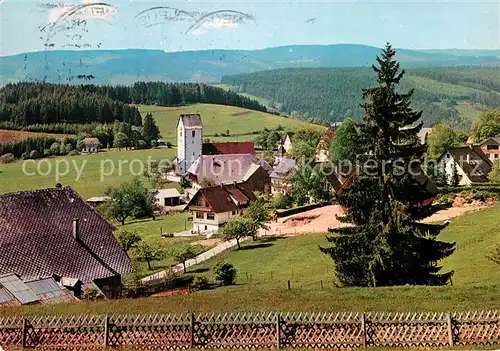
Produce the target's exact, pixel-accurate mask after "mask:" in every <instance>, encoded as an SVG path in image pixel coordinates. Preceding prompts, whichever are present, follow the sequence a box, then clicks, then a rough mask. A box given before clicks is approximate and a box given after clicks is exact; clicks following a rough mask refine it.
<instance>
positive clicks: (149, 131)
mask: <svg viewBox="0 0 500 351" xmlns="http://www.w3.org/2000/svg"><path fill="white" fill-rule="evenodd" d="M142 135H143V137H144V139H145V140H146V141H147V142H148V143H149V144H151V141H152V140H158V139H160V138H161V136H160V128H158V126H157V125H156V123H155V120H154V118H153V115H152V114H151V113H149V112H148V113H147V114H146V116H145V117H144V122H143V125H142Z"/></svg>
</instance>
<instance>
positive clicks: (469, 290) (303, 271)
mask: <svg viewBox="0 0 500 351" xmlns="http://www.w3.org/2000/svg"><path fill="white" fill-rule="evenodd" d="M440 239H442V240H454V241H456V242H457V244H458V250H457V251H456V253H454V254H453V256H452V257H450V258H448V259H447V260H445V262H444V267H445V269H453V270H455V276H454V279H453V282H454V284H453V286H451V285H449V286H443V287H424V286H403V287H387V288H343V287H336V286H335V285H334V283H333V281H334V279H333V277H334V274H333V263H332V262H331V261H330V259H329V258H328V256H325V255H323V254H321V253H320V252H319V250H318V246H319V245H324V244H326V241H325V235H324V234H318V235H311V236H297V237H291V238H283V239H276V240H267V241H266V240H262V241H257V242H252V241H249V242H246V243H245V244H244V245H243V247H244V249H243V250H232V251H230V252H226V253H224V254H223V255H221V256H218V257H216V258H214V259H211V260H209V261H207V262H205V263H203V264H201V265H199V266H197V267H194V268H193V270H194V269H196V271H197V272H198V273H197V274H204V275H207V276H209V277H212V274H213V273H212V269H213V267H214V265H215V264H216V263H217V262H219V261H221V260H226V261H229V262H231V263H233V264H234V265H235V266H236V268H237V269H238V272H239V273H238V281H237V283H238V284H237V285H235V286H231V287H226V288H218V289H214V290H208V291H199V292H196V293H192V294H191V295H188V296H169V297H162V298H141V299H135V300H113V301H99V302H93V303H79V304H71V305H70V306H65V305H58V306H25V307H22V308H17V309H0V315H2V314H5V315H7V314H14V313H26V314H54V313H56V314H72V313H110V311H112V312H116V313H159V312H164V313H169V312H175V313H180V312H188V311H196V312H207V311H257V310H259V311H269V310H282V311H451V310H474V309H498V308H500V294H498V291H499V289H500V284H499V283H498V282H499V278H500V275H499V273H498V271H499V269H498V267H497V266H496V265H495V264H494V263H492V262H490V261H488V260H487V259H486V255H487V254H488V253H489V252H490V250H491V248H492V247H493V245H494V243H496V242H500V205H495V206H494V207H491V208H488V209H486V210H482V211H478V212H474V213H470V214H467V215H464V216H463V217H459V218H456V219H453V220H452V223H451V224H450V226H449V227H447V228H446V229H445V230H444V231H443V232H442V233H441V235H440ZM247 273H248V275H247ZM288 280H290V282H291V290H288V286H287V282H288ZM322 283H323V284H322Z"/></svg>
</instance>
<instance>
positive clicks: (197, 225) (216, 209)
mask: <svg viewBox="0 0 500 351" xmlns="http://www.w3.org/2000/svg"><path fill="white" fill-rule="evenodd" d="M252 200H255V194H254V192H253V189H252V186H251V185H250V184H231V185H219V186H213V187H207V188H202V189H199V190H198V192H197V193H196V194H195V195H194V196H193V197H192V199H191V200H190V201H189V203H188V205H187V208H188V209H189V210H190V211H192V213H193V232H197V233H203V234H207V235H208V236H211V235H212V234H214V233H217V231H218V230H219V229H220V227H222V226H223V225H224V224H225V223H226V222H228V221H229V220H230V219H231V218H233V217H234V216H236V215H238V214H239V213H240V212H241V211H242V210H243V209H244V208H245V207H247V206H248V204H249V203H250V201H252Z"/></svg>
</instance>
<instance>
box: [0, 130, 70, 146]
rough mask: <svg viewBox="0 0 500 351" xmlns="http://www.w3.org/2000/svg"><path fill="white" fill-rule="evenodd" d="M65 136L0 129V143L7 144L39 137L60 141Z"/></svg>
mask: <svg viewBox="0 0 500 351" xmlns="http://www.w3.org/2000/svg"><path fill="white" fill-rule="evenodd" d="M65 136H67V135H65V134H52V133H36V132H25V131H20V130H6V129H0V143H7V142H11V141H19V140H23V139H26V138H35V137H37V138H40V137H47V138H56V139H62V138H64V137H65Z"/></svg>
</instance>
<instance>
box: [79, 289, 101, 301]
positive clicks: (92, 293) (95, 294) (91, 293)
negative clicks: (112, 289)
mask: <svg viewBox="0 0 500 351" xmlns="http://www.w3.org/2000/svg"><path fill="white" fill-rule="evenodd" d="M99 297H102V295H101V293H100V292H99V290H97V289H96V288H88V289H85V291H84V292H83V299H84V300H96V299H98V298H99Z"/></svg>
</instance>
